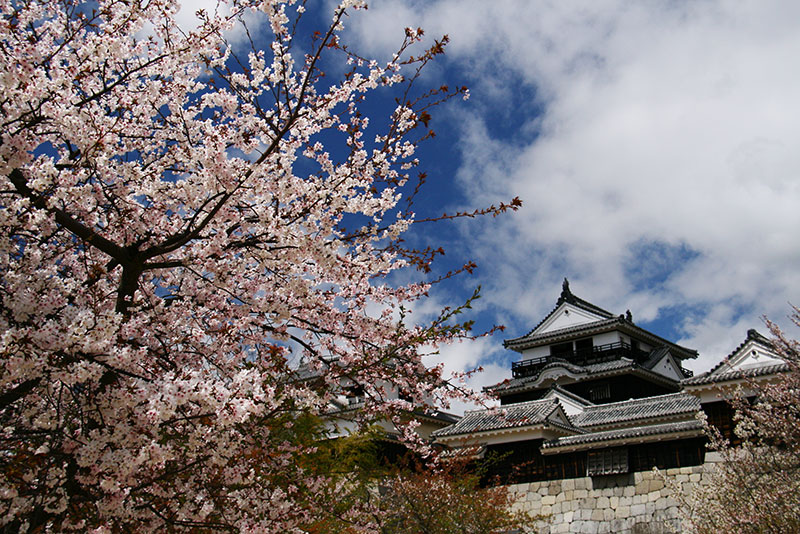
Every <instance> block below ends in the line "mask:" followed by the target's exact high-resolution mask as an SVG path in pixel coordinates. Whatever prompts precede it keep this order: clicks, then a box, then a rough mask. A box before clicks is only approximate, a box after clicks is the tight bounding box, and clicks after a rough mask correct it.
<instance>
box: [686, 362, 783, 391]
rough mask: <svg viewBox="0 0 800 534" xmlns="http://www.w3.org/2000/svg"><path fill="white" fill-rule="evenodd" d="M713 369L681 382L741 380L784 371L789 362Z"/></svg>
mask: <svg viewBox="0 0 800 534" xmlns="http://www.w3.org/2000/svg"><path fill="white" fill-rule="evenodd" d="M715 369H717V371H716V372H715V373H713V374H712V372H711V371H709V372H707V373H703V374H701V375H698V376H693V377H692V378H687V379H686V380H682V381H681V384H683V385H684V386H699V385H703V384H716V383H719V382H727V381H729V380H741V379H743V378H756V377H758V376H764V375H771V374H776V373H784V372H786V371H788V370H789V364H788V363H786V362H779V363H774V364H772V365H762V366H761V367H750V368H747V369H730V370H728V371H719V370H718V369H719V366H717V367H715Z"/></svg>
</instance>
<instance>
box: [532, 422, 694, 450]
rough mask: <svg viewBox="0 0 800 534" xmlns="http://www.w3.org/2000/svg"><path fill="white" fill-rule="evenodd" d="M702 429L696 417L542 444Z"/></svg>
mask: <svg viewBox="0 0 800 534" xmlns="http://www.w3.org/2000/svg"><path fill="white" fill-rule="evenodd" d="M702 429H703V424H702V423H701V422H700V421H698V420H695V419H693V420H691V421H680V422H677V423H665V424H661V425H647V426H636V427H629V428H620V429H615V430H605V431H603V432H590V433H586V434H576V435H574V436H564V437H561V438H557V439H553V440H550V441H545V442H544V443H543V444H542V449H555V448H562V447H572V446H575V445H583V444H587V443H598V442H604V441H613V440H617V439H632V438H640V437H643V436H655V435H659V434H671V433H677V432H692V433H698V434H699V433H700V432H701V431H702Z"/></svg>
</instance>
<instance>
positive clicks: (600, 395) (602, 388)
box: [589, 382, 611, 402]
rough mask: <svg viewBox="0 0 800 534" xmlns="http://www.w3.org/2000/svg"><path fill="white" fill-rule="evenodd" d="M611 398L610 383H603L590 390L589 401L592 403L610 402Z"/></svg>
mask: <svg viewBox="0 0 800 534" xmlns="http://www.w3.org/2000/svg"><path fill="white" fill-rule="evenodd" d="M610 398H611V386H610V385H609V383H608V382H601V383H600V384H597V385H595V386H593V387H592V388H591V389H590V390H589V400H590V401H592V402H596V401H603V400H608V399H610Z"/></svg>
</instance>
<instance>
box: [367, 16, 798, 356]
mask: <svg viewBox="0 0 800 534" xmlns="http://www.w3.org/2000/svg"><path fill="white" fill-rule="evenodd" d="M351 24H355V26H354V27H353V36H355V37H356V38H357V39H358V40H360V42H361V47H362V48H363V49H366V50H379V51H381V52H384V51H387V50H390V49H391V47H392V46H393V45H396V42H397V41H396V38H395V37H396V36H397V35H398V28H402V27H403V26H423V27H424V28H425V29H426V31H427V33H428V35H431V36H435V35H438V34H442V33H448V34H449V35H450V37H451V39H452V44H451V46H450V48H449V52H448V58H449V59H448V61H450V62H451V68H459V69H462V70H461V73H466V74H468V75H469V76H472V77H473V78H474V81H473V82H472V84H471V85H472V93H473V95H474V97H475V98H474V100H475V102H473V103H472V105H471V106H465V108H464V113H463V114H462V122H461V124H460V128H461V131H463V134H462V137H461V143H462V146H461V149H462V153H463V154H464V160H463V163H462V166H461V171H460V175H459V179H460V180H461V183H462V184H463V187H464V188H465V190H466V191H467V192H468V193H469V194H470V196H471V200H472V202H474V203H475V204H476V205H477V204H483V203H485V202H486V201H489V202H495V201H496V200H497V199H498V198H510V197H512V196H516V195H519V196H520V197H522V199H523V200H524V202H525V207H524V208H523V210H522V211H521V212H519V213H518V214H516V215H514V216H512V217H508V218H505V219H504V220H502V221H500V222H499V223H498V222H497V221H493V223H492V225H491V230H490V231H486V232H482V231H480V230H477V231H476V226H475V225H472V226H470V227H469V230H468V231H469V232H471V235H470V241H471V243H473V245H474V250H473V253H474V254H476V255H477V256H478V257H479V258H480V259H482V262H481V265H482V266H484V268H485V269H486V270H487V271H489V273H488V275H487V276H486V280H483V285H484V292H483V294H484V296H485V299H487V300H489V301H490V302H492V303H493V304H495V305H496V306H499V307H500V308H501V309H503V310H505V311H506V313H509V314H511V315H513V316H515V317H517V318H518V319H519V320H520V322H519V325H521V326H519V328H520V329H521V330H524V328H525V327H527V326H528V325H530V324H531V323H532V322H535V321H538V320H539V319H540V318H541V317H542V315H543V314H544V313H546V312H547V311H549V309H550V308H551V307H552V305H553V301H554V297H555V296H556V295H557V294H558V283H559V281H560V279H561V278H562V277H563V276H565V275H567V276H569V277H570V279H571V280H572V281H573V288H574V289H575V290H576V292H577V293H578V294H580V295H581V296H584V297H585V298H588V299H590V300H591V301H593V302H595V303H596V304H598V305H601V306H603V307H606V308H608V309H610V310H611V311H614V312H620V311H624V310H625V309H626V308H630V309H631V310H632V311H633V312H634V314H636V317H637V318H638V319H640V320H647V319H657V318H659V316H660V315H659V314H662V315H663V313H664V310H666V309H668V308H675V307H680V306H684V305H686V306H689V307H690V308H691V310H692V313H691V314H687V315H686V316H685V317H684V318H682V319H679V320H678V322H679V324H680V326H681V327H682V329H683V330H682V331H683V339H681V340H680V341H681V342H682V343H684V344H686V345H688V346H690V347H694V348H697V349H699V350H700V351H701V353H702V354H703V355H704V358H703V359H701V360H700V361H699V362H697V363H696V364H695V365H694V367H696V368H707V367H708V365H710V364H711V363H712V361H710V360H714V359H717V358H719V357H721V356H723V355H724V354H727V352H729V351H730V350H731V349H733V348H734V347H735V346H736V345H737V344H738V343H739V342H740V341H741V340H742V339H743V338H744V336H745V332H746V329H747V328H750V327H755V328H759V329H761V330H762V331H763V330H764V328H763V326H762V324H761V322H760V317H761V316H762V315H763V314H767V315H769V316H770V317H774V318H778V319H782V318H784V317H785V315H786V313H787V311H788V306H787V304H786V303H787V301H792V302H794V303H798V302H800V271H798V269H797V265H798V264H799V263H800V245H798V243H799V242H800V241H798V238H797V236H796V233H797V230H798V229H800V209H798V205H799V204H800V151H798V150H797V147H798V146H800V103H798V99H797V95H798V94H800V70H798V69H797V68H796V63H797V58H798V57H800V4H795V3H786V2H736V3H734V2H722V1H719V2H717V1H711V0H709V1H704V2H658V3H657V2H645V3H629V2H622V1H611V0H609V1H605V2H595V1H591V2H589V1H587V2H583V3H580V2H569V3H566V2H563V3H545V2H522V1H518V2H512V1H506V2H485V1H479V0H459V1H455V0H445V1H440V2H412V3H407V2H406V3H402V4H400V3H397V2H375V3H373V5H371V6H370V9H369V11H368V12H367V14H366V15H365V16H363V17H359V18H358V19H354V20H353V21H352V22H351ZM519 88H530V89H534V90H535V91H531V94H535V98H536V101H535V102H532V103H531V104H535V105H537V106H540V108H541V110H542V111H543V113H542V114H541V115H540V116H538V117H534V116H531V117H530V118H529V119H528V122H527V123H525V121H522V122H523V124H522V130H521V133H520V136H521V137H522V139H523V140H521V139H520V138H519V137H516V138H515V136H514V133H515V132H502V131H501V132H500V134H498V128H497V125H496V121H498V120H501V119H502V118H503V117H507V116H508V114H509V113H514V112H515V110H514V109H510V108H512V106H516V105H518V102H517V103H515V101H514V95H513V92H514V91H515V90H518V89H519ZM490 126H491V127H490ZM492 132H494V133H492ZM532 132H533V134H535V135H532ZM641 244H654V246H644V247H642V246H640V245H641ZM675 250H679V251H683V252H682V253H680V254H677V255H676V256H674V258H673V260H674V261H673V262H672V265H671V266H670V265H668V266H667V268H666V270H663V269H662V271H663V272H661V276H660V277H658V279H656V280H649V281H647V278H646V277H645V279H644V280H645V281H644V282H642V284H640V285H639V286H638V287H637V286H636V284H635V283H634V280H633V278H634V277H635V276H634V274H632V273H635V274H636V276H644V274H646V273H648V272H650V271H652V269H651V267H652V266H653V264H658V262H659V261H661V260H660V259H659V256H660V254H662V253H667V252H669V251H675ZM636 251H639V252H642V254H639V255H637V254H635V252H636ZM656 266H657V265H656ZM518 333H521V332H512V334H513V335H516V334H518Z"/></svg>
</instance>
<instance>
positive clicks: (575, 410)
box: [542, 388, 592, 416]
mask: <svg viewBox="0 0 800 534" xmlns="http://www.w3.org/2000/svg"><path fill="white" fill-rule="evenodd" d="M542 398H543V399H558V402H559V404H560V405H561V407H562V408H563V410H564V412H565V413H566V414H567V416H571V415H576V414H579V413H581V412H583V410H584V409H585V408H586V407H587V406H591V405H592V403H591V402H589V401H587V400H583V402H581V400H579V398H578V397H577V395H573V394H567V393H565V392H564V391H563V390H562V389H560V388H553V389H551V390H550V391H548V392H547V394H546V395H545V396H544V397H542Z"/></svg>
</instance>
